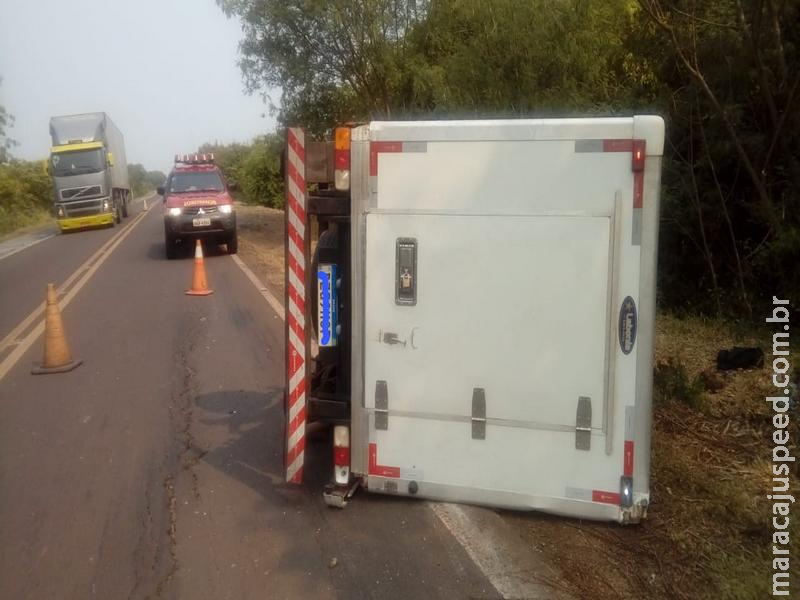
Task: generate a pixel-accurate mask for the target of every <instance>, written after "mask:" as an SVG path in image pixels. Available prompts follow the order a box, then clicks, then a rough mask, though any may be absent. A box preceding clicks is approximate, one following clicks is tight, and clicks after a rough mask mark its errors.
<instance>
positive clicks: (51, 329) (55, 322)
mask: <svg viewBox="0 0 800 600" xmlns="http://www.w3.org/2000/svg"><path fill="white" fill-rule="evenodd" d="M82 362H83V361H81V360H72V354H71V353H70V351H69V346H68V345H67V338H66V336H65V334H64V324H63V323H62V322H61V310H60V309H59V308H58V298H57V296H56V287H55V286H54V285H53V284H52V283H48V284H47V305H46V307H45V314H44V360H43V361H42V366H41V367H38V368H36V369H33V370H32V371H31V373H33V374H34V375H44V374H47V373H66V372H67V371H72V369H74V368H76V367H77V366H78V365H80V364H81V363H82Z"/></svg>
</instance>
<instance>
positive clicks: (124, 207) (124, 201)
mask: <svg viewBox="0 0 800 600" xmlns="http://www.w3.org/2000/svg"><path fill="white" fill-rule="evenodd" d="M122 216H123V217H126V218H127V217H128V196H127V194H126V195H125V196H123V197H122Z"/></svg>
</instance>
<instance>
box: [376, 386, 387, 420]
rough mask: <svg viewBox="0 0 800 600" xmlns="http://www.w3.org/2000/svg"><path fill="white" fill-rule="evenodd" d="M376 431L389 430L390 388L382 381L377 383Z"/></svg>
mask: <svg viewBox="0 0 800 600" xmlns="http://www.w3.org/2000/svg"><path fill="white" fill-rule="evenodd" d="M375 429H383V430H386V429H389V386H388V385H387V384H386V382H385V381H383V380H382V379H379V380H377V381H376V382H375Z"/></svg>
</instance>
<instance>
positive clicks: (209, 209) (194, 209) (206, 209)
mask: <svg viewBox="0 0 800 600" xmlns="http://www.w3.org/2000/svg"><path fill="white" fill-rule="evenodd" d="M201 208H202V209H203V213H204V214H206V215H213V214H214V213H216V212H217V210H218V209H217V207H216V206H187V207H186V208H184V209H183V214H185V215H197V214H200V209H201Z"/></svg>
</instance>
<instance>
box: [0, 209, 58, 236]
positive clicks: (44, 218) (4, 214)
mask: <svg viewBox="0 0 800 600" xmlns="http://www.w3.org/2000/svg"><path fill="white" fill-rule="evenodd" d="M52 220H53V217H52V215H51V214H50V213H49V212H48V211H46V210H44V209H42V208H38V207H37V208H30V209H28V210H25V211H9V210H6V209H5V208H4V207H2V206H0V236H4V235H8V234H10V233H14V232H15V231H18V230H20V229H23V228H25V227H32V226H36V225H42V224H44V223H47V222H48V221H52Z"/></svg>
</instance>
